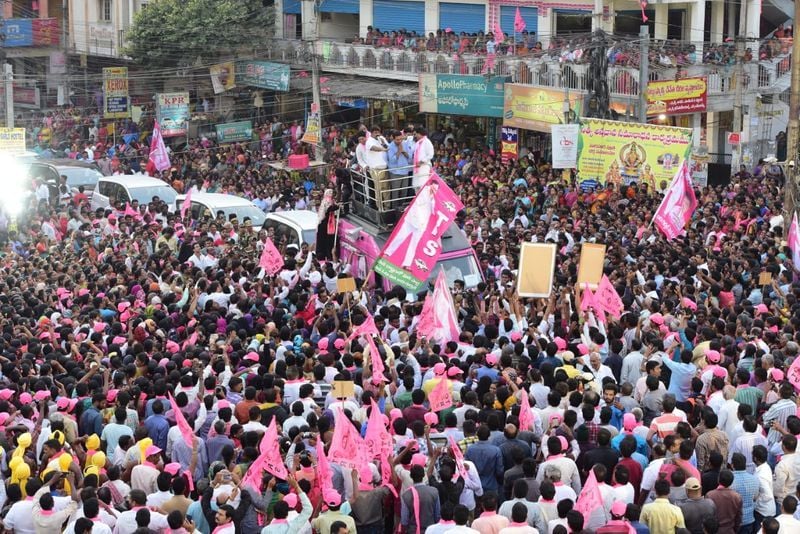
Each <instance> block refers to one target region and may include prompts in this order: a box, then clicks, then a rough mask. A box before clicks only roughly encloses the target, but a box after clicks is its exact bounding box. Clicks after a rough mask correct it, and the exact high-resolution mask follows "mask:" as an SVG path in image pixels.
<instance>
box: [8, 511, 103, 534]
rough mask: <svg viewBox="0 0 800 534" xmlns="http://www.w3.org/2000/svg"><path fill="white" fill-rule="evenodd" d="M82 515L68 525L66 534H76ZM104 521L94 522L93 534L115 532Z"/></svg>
mask: <svg viewBox="0 0 800 534" xmlns="http://www.w3.org/2000/svg"><path fill="white" fill-rule="evenodd" d="M80 513H81V515H80V516H78V517H76V518H75V519H74V520H73V521H72V522H71V523H70V524H69V525H67V528H65V529H64V534H75V522H76V521H77V520H78V519H80V518H81V517H83V512H80ZM103 521H105V519H103V518H102V517H101V518H98V519H97V520H95V521H92V534H111V533H112V532H113V531H112V530H111V527H109V526H108V525H106V524H105V523H103ZM15 532H16V531H15Z"/></svg>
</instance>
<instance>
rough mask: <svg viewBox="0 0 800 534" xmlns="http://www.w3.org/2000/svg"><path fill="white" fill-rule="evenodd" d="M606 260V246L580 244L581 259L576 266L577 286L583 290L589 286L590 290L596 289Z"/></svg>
mask: <svg viewBox="0 0 800 534" xmlns="http://www.w3.org/2000/svg"><path fill="white" fill-rule="evenodd" d="M605 259H606V246H605V245H601V244H598V243H583V244H581V259H580V263H579V264H578V286H579V287H580V288H581V289H583V288H584V284H589V288H590V289H597V284H599V283H600V279H601V278H602V277H603V264H604V262H605Z"/></svg>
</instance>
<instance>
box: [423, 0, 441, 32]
mask: <svg viewBox="0 0 800 534" xmlns="http://www.w3.org/2000/svg"><path fill="white" fill-rule="evenodd" d="M438 29H439V1H438V0H425V35H428V34H429V33H431V32H433V34H434V35H435V34H436V30H438Z"/></svg>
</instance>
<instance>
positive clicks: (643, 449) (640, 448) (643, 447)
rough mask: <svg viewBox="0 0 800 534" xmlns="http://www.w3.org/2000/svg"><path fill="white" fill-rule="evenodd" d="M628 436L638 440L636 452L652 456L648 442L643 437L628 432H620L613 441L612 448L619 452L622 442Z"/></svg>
mask: <svg viewBox="0 0 800 534" xmlns="http://www.w3.org/2000/svg"><path fill="white" fill-rule="evenodd" d="M627 436H633V437H634V439H635V440H636V452H638V453H639V454H641V455H643V456H645V457H646V456H647V455H648V454H650V452H649V450H648V447H647V441H645V439H644V438H643V437H642V436H637V435H636V434H628V433H627V432H624V431H623V432H620V433H619V434H617V435H616V436H614V437H613V438H612V439H611V446H612V447H614V448H615V449H616V450H618V451H619V444H620V443H622V440H623V439H625V438H626V437H627ZM645 467H646V466H643V467H642V470H644V468H645Z"/></svg>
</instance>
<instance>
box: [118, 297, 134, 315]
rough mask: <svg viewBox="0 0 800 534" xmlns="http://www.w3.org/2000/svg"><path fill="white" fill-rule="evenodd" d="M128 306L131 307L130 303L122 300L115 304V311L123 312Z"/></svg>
mask: <svg viewBox="0 0 800 534" xmlns="http://www.w3.org/2000/svg"><path fill="white" fill-rule="evenodd" d="M130 307H131V303H130V302H128V301H127V300H123V301H122V302H120V303H119V304H117V311H118V312H120V313H122V312H124V311H125V310H127V309H128V308H130Z"/></svg>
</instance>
